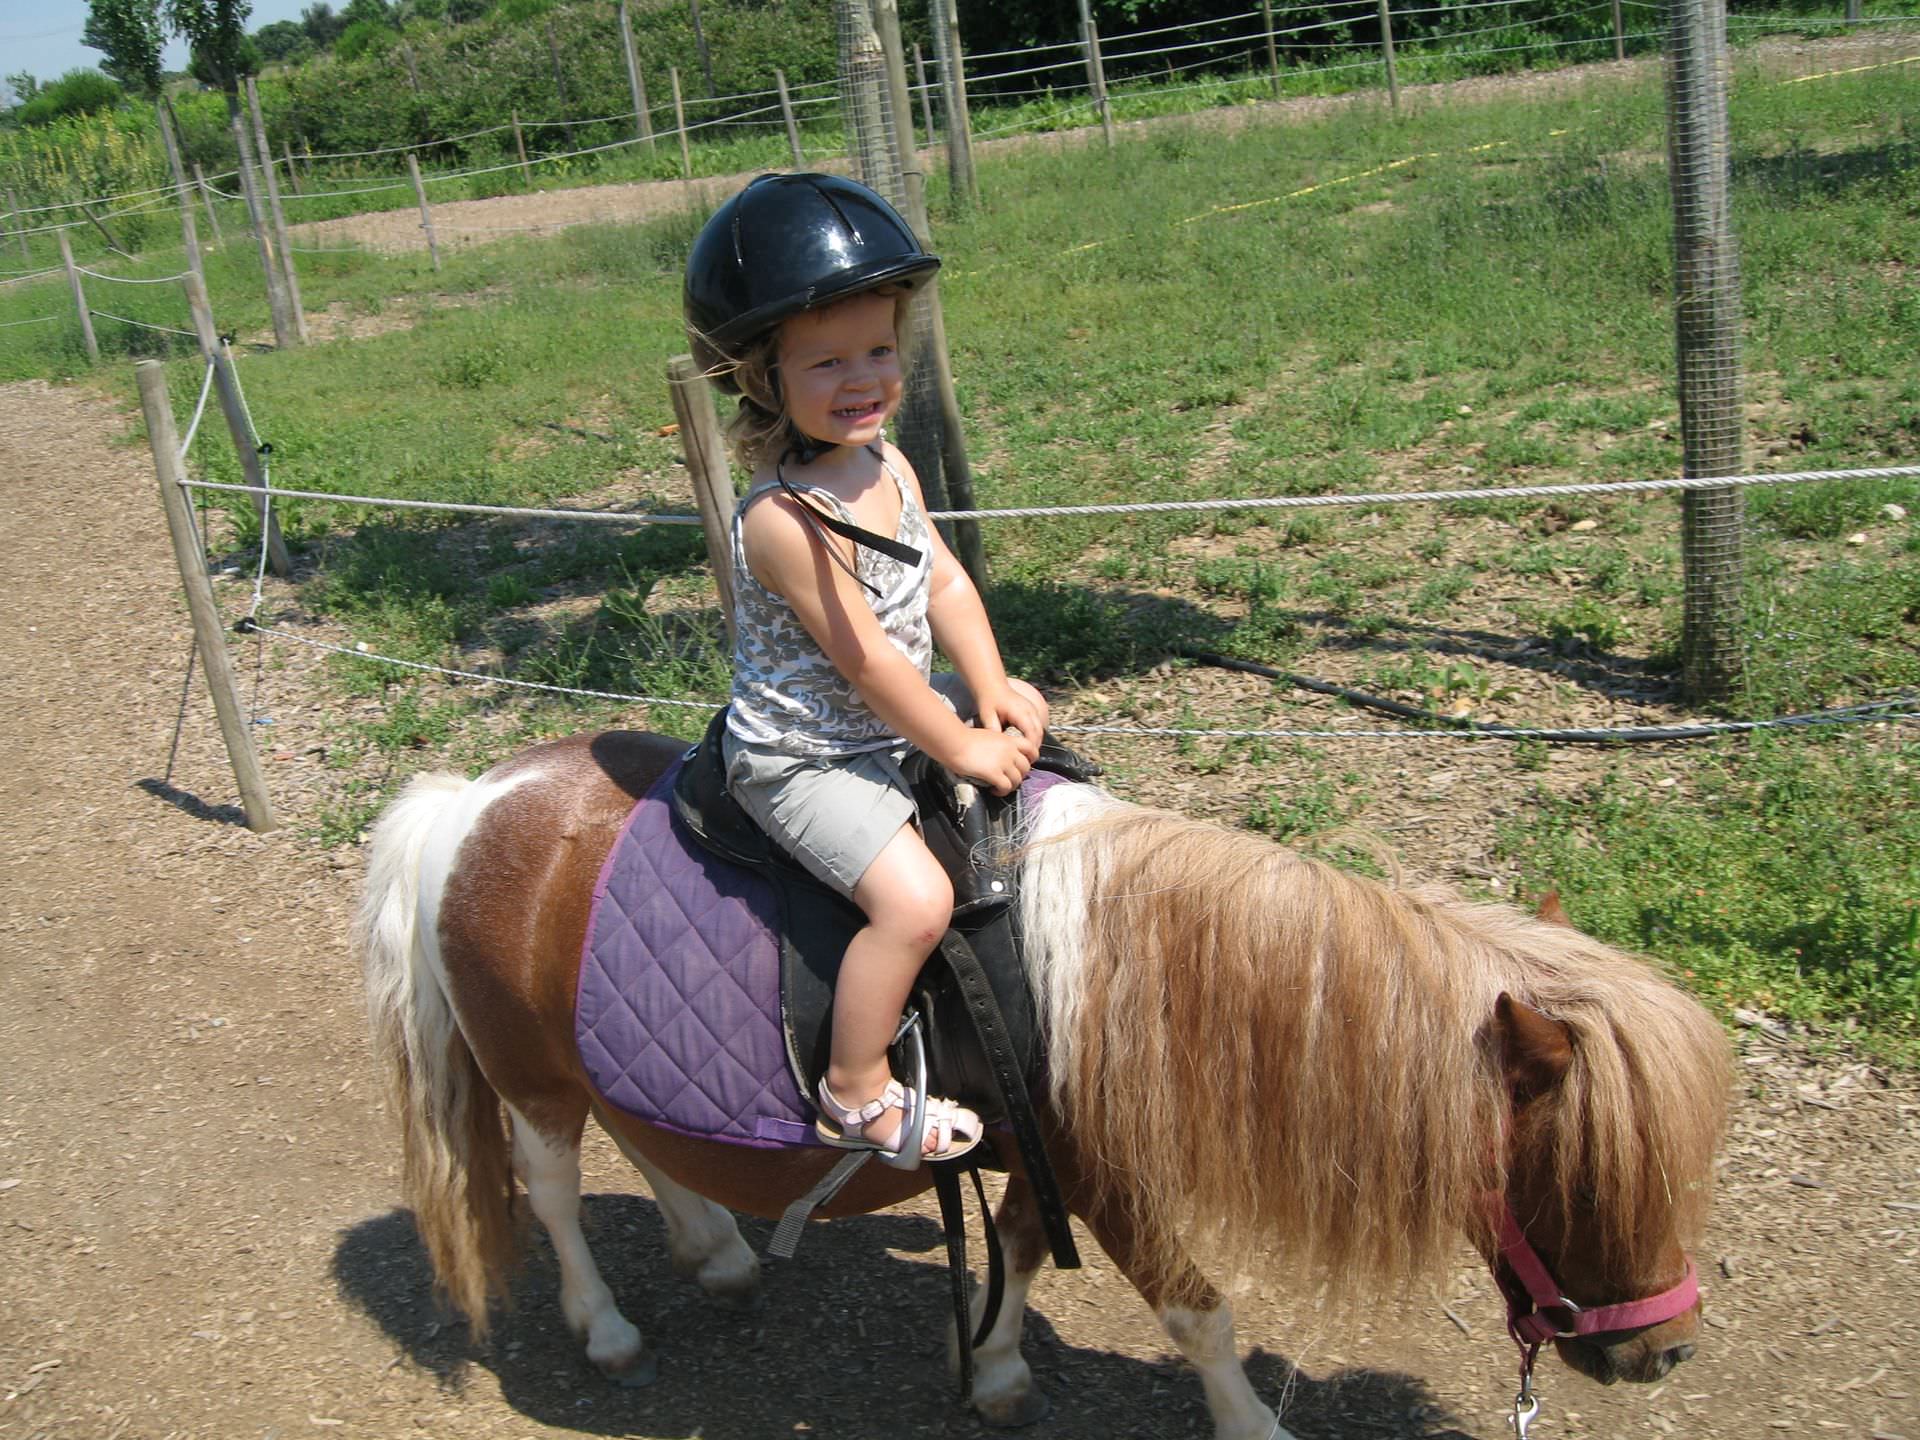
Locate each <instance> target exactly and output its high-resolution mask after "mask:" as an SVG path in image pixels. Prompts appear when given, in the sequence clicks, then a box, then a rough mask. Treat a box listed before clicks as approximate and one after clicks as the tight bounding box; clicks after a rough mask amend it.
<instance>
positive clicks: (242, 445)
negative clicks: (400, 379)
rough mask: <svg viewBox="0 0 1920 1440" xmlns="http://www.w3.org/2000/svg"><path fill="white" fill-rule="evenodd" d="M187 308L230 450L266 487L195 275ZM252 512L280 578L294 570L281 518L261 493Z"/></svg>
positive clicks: (235, 380)
mask: <svg viewBox="0 0 1920 1440" xmlns="http://www.w3.org/2000/svg"><path fill="white" fill-rule="evenodd" d="M181 284H182V285H184V286H185V287H186V292H187V311H188V313H189V314H191V315H192V316H193V333H194V335H195V337H196V338H197V339H198V340H199V341H200V356H201V358H202V359H203V360H205V361H206V362H207V363H208V364H209V365H211V366H213V389H214V393H215V394H216V395H218V396H219V397H220V413H221V414H222V415H223V416H225V417H226V421H227V434H228V435H229V436H231V437H232V439H233V453H234V455H235V456H236V457H237V458H238V459H239V461H240V473H241V475H242V476H243V477H244V478H245V479H246V482H247V484H249V485H251V486H253V487H254V489H255V490H256V491H264V490H265V489H266V484H267V477H266V472H265V471H264V470H262V469H261V467H260V437H259V436H258V435H256V434H254V431H253V426H252V424H251V423H250V422H249V421H248V419H247V406H246V402H245V401H244V400H243V399H241V396H240V380H239V377H237V376H236V375H235V374H234V373H233V356H232V355H230V354H228V353H227V347H226V346H224V345H222V344H221V343H220V336H219V333H218V332H217V331H216V330H215V329H214V324H213V306H212V305H210V304H208V303H207V285H206V281H204V280H203V279H201V278H200V276H198V275H188V276H186V277H184V278H183V279H182V281H181ZM253 508H254V513H255V514H257V515H258V516H259V517H260V525H261V528H262V529H264V530H265V531H266V532H267V568H268V569H270V570H272V571H273V573H274V574H276V575H278V576H279V577H280V578H281V579H282V580H285V579H286V578H287V577H288V576H290V575H292V574H293V556H292V555H290V554H289V553H288V552H287V542H286V540H285V539H284V538H283V537H282V536H281V534H280V521H279V519H278V518H277V517H276V516H275V515H274V513H273V506H272V505H271V504H270V503H268V500H267V497H266V495H264V494H259V493H256V494H255V495H254V497H253Z"/></svg>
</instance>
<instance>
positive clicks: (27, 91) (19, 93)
mask: <svg viewBox="0 0 1920 1440" xmlns="http://www.w3.org/2000/svg"><path fill="white" fill-rule="evenodd" d="M4 78H5V80H6V82H7V89H9V90H11V91H12V92H13V103H14V104H16V105H24V104H26V103H27V101H29V100H31V99H32V98H33V97H34V96H36V95H38V94H39V93H40V82H39V81H38V80H36V79H34V78H33V72H32V71H31V70H16V71H14V73H13V74H11V75H8V76H5V77H4Z"/></svg>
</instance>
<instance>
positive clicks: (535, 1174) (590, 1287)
mask: <svg viewBox="0 0 1920 1440" xmlns="http://www.w3.org/2000/svg"><path fill="white" fill-rule="evenodd" d="M507 1113H508V1114H509V1115H511V1116H512V1117H513V1168H514V1170H515V1171H516V1172H517V1173H518V1174H519V1176H520V1180H521V1183H522V1184H524V1185H525V1186H526V1187H527V1199H528V1201H529V1203H531V1204H532V1206H533V1213H534V1214H535V1215H538V1216H539V1217H540V1223H541V1224H542V1225H544V1226H546V1227H547V1234H548V1236H549V1237H551V1239H552V1240H553V1253H554V1255H555V1256H556V1257H557V1258H558V1259H559V1261H560V1309H561V1312H562V1313H563V1314H564V1315H565V1316H566V1317H567V1324H568V1326H569V1327H570V1328H571V1329H572V1330H573V1333H574V1334H575V1335H578V1336H579V1337H580V1338H581V1339H583V1340H585V1341H586V1342H587V1358H588V1359H589V1360H591V1361H592V1362H593V1363H594V1364H595V1365H596V1366H598V1367H599V1369H600V1373H601V1374H603V1375H605V1376H606V1377H607V1378H608V1379H609V1380H616V1381H618V1382H619V1383H620V1384H622V1385H648V1384H651V1383H652V1382H653V1379H654V1376H655V1375H656V1374H657V1373H658V1369H659V1360H658V1358H657V1357H656V1356H655V1354H654V1352H653V1350H652V1349H651V1348H650V1347H649V1346H648V1345H647V1343H646V1341H644V1340H643V1339H642V1338H641V1336H640V1332H639V1330H637V1329H635V1328H634V1325H633V1322H632V1321H630V1320H628V1319H627V1317H626V1316H624V1315H622V1314H621V1313H620V1307H619V1306H618V1305H617V1304H615V1303H614V1299H613V1292H612V1291H611V1290H609V1289H608V1288H607V1282H606V1281H605V1280H603V1279H601V1277H600V1267H599V1266H598V1265H596V1264H594V1263H593V1252H592V1251H591V1250H589V1249H588V1248H587V1237H586V1236H585V1235H584V1234H583V1233H582V1232H581V1229H580V1129H579V1127H578V1126H576V1127H575V1128H574V1130H573V1134H572V1136H571V1137H570V1138H565V1139H560V1140H555V1139H552V1138H550V1137H548V1136H546V1135H543V1134H542V1133H541V1132H540V1131H539V1130H538V1129H536V1128H535V1127H534V1125H533V1124H532V1122H530V1121H529V1120H528V1119H527V1118H526V1116H524V1115H522V1114H521V1113H520V1112H519V1111H518V1110H516V1109H514V1108H513V1107H512V1106H511V1105H509V1106H508V1107H507Z"/></svg>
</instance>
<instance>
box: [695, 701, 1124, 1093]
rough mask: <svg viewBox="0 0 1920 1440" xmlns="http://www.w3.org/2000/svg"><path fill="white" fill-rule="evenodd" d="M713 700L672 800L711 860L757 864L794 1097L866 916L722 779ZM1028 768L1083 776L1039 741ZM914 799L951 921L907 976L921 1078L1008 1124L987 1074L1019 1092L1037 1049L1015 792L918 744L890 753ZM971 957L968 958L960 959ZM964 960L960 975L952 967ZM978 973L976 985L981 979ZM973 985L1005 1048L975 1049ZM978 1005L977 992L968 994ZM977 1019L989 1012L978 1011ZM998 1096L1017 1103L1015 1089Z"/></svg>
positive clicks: (997, 1087)
mask: <svg viewBox="0 0 1920 1440" xmlns="http://www.w3.org/2000/svg"><path fill="white" fill-rule="evenodd" d="M725 726H726V712H725V711H722V712H721V713H720V714H719V715H717V716H716V717H715V718H714V720H713V723H712V724H711V725H709V726H708V728H707V733H706V735H705V736H704V737H703V738H702V739H701V741H700V743H699V744H698V745H696V746H695V747H694V748H693V749H692V750H691V751H689V752H688V753H687V756H686V759H685V761H684V763H683V764H682V766H681V769H680V775H679V779H678V780H677V782H676V783H675V786H674V792H673V806H674V811H675V813H676V814H677V815H678V817H679V818H680V820H681V822H682V823H683V824H684V825H685V826H686V827H687V829H688V830H689V831H690V832H691V833H692V834H693V836H694V838H695V839H697V840H698V841H699V842H700V843H701V844H702V845H703V846H705V847H706V848H707V849H708V850H710V851H712V852H713V853H714V854H715V855H718V856H719V857H720V858H722V859H724V860H727V861H730V862H732V863H734V864H736V865H744V866H747V867H749V868H751V869H754V870H757V871H759V872H761V873H762V874H763V875H765V876H766V877H767V878H768V880H769V881H770V882H771V883H772V886H773V889H774V893H775V897H776V899H777V902H778V904H779V908H780V920H781V924H780V931H781V937H782V938H781V963H780V1009H781V1018H782V1028H783V1030H784V1032H785V1041H786V1050H787V1064H788V1068H789V1069H790V1070H791V1071H792V1074H793V1078H794V1083H795V1084H796V1085H797V1086H799V1089H800V1093H801V1094H802V1095H806V1096H811V1095H813V1094H814V1093H815V1089H816V1087H817V1085H818V1083H819V1080H820V1077H821V1076H822V1075H824V1074H825V1073H826V1069H827V1061H828V1057H829V1054H830V1052H831V1049H832V1040H833V987H834V983H835V981H836V979H837V978H838V976H839V971H840V960H841V957H842V956H843V955H844V954H845V953H846V948H847V942H848V941H849V940H851V939H852V938H853V935H854V932H855V931H857V930H859V929H860V928H861V927H862V926H863V925H865V924H866V917H865V916H863V915H862V914H861V913H860V911H859V909H858V907H856V906H855V905H853V904H852V903H851V902H850V901H848V900H847V899H846V898H845V897H843V896H841V895H840V894H838V893H837V892H835V891H833V890H830V889H828V888H827V887H826V886H824V885H822V884H821V883H820V882H819V881H818V880H817V879H815V878H814V876H813V875H812V874H811V873H809V872H808V871H807V870H805V869H804V868H803V867H802V866H801V865H800V864H799V863H798V862H797V861H795V860H794V859H793V858H792V857H791V856H790V855H788V854H787V852H786V851H785V850H784V849H782V848H781V847H780V846H779V845H778V844H777V843H775V842H774V841H773V840H772V839H771V838H769V837H768V836H767V834H766V833H765V832H764V831H763V830H761V829H760V827H759V826H758V825H757V824H755V822H754V820H753V819H752V817H751V816H749V815H748V814H747V813H746V811H744V810H742V809H741V808H740V806H739V804H738V802H736V801H735V800H734V798H733V796H732V795H731V794H729V793H728V791H727V784H726V764H725V761H724V759H723V758H722V756H721V736H722V735H723V734H724V732H725ZM1035 769H1037V770H1040V771H1042V772H1044V773H1047V774H1053V775H1058V776H1060V777H1062V778H1065V779H1071V780H1087V779H1090V778H1092V777H1093V775H1095V774H1097V773H1098V771H1097V769H1096V767H1094V766H1093V765H1091V764H1090V763H1089V762H1088V761H1087V760H1085V759H1084V758H1082V757H1081V756H1080V755H1078V754H1076V753H1075V752H1074V751H1072V750H1070V749H1068V748H1067V747H1065V746H1063V745H1060V744H1057V743H1055V742H1053V741H1051V740H1049V741H1046V742H1044V743H1043V744H1042V746H1041V752H1040V758H1039V760H1038V761H1037V762H1036V765H1035ZM901 771H902V773H903V774H904V775H905V777H906V779H907V782H908V786H909V788H910V789H911V791H912V793H913V799H914V802H915V805H916V806H917V808H918V810H919V816H920V827H921V832H922V834H923V835H924V837H925V839H926V842H927V848H928V849H929V850H931V851H932V852H933V854H934V856H935V858H936V859H938V860H939V861H940V863H941V866H942V868H944V869H945V870H946V872H947V874H948V876H949V877H950V878H951V880H952V882H953V894H954V909H953V921H952V925H951V927H950V929H949V930H948V932H947V935H946V936H945V937H944V938H943V939H942V942H941V944H940V946H939V947H938V948H937V949H936V950H935V951H934V953H933V955H932V956H930V957H929V958H928V961H927V964H926V967H925V968H924V969H923V970H922V971H921V972H920V975H919V977H918V978H917V979H916V980H915V981H914V986H913V991H912V997H911V1002H910V1003H911V1006H912V1009H913V1010H914V1011H916V1012H917V1013H918V1014H919V1016H920V1019H921V1029H922V1033H923V1035H924V1044H925V1048H926V1053H927V1073H928V1086H929V1089H930V1090H931V1091H933V1092H934V1093H937V1094H942V1095H947V1096H951V1097H952V1098H953V1099H956V1100H958V1101H960V1102H961V1103H962V1104H964V1105H966V1106H968V1107H969V1108H970V1109H973V1110H975V1111H977V1112H978V1113H979V1115H980V1116H981V1118H982V1119H983V1120H984V1121H986V1122H988V1123H990V1124H991V1123H1011V1122H1012V1119H1013V1117H1012V1116H1011V1115H1009V1114H1008V1109H1009V1100H1008V1097H1007V1095H1006V1093H1005V1089H1006V1087H1005V1086H1004V1085H1003V1084H1002V1083H1001V1072H1009V1073H1010V1075H1011V1077H1015V1078H1017V1079H1018V1080H1019V1082H1020V1088H1021V1089H1022V1090H1023V1091H1025V1090H1027V1089H1030V1088H1031V1087H1032V1086H1034V1085H1036V1084H1038V1083H1039V1082H1040V1080H1041V1071H1042V1067H1043V1061H1044V1046H1043V1045H1042V1044H1041V1040H1040V1035H1039V1028H1040V1023H1039V1015H1038V1010H1037V1008H1036V1005H1035V1002H1034V998H1033V992H1032V990H1031V988H1030V987H1029V986H1028V984H1027V978H1026V972H1025V969H1024V967H1023V965H1022V956H1021V953H1020V947H1019V945H1018V941H1017V934H1016V930H1015V927H1014V925H1013V923H1012V921H1013V917H1014V909H1015V901H1016V899H1017V896H1016V893H1015V869H1014V865H1013V862H1012V855H1013V850H1014V846H1015V844H1016V843H1017V841H1016V836H1017V834H1018V832H1019V827H1020V819H1021V801H1020V795H1019V792H1018V791H1016V792H1014V793H1013V794H1011V795H1006V796H998V795H994V794H992V793H991V792H989V791H986V790H985V789H983V788H981V787H976V786H974V785H971V784H969V783H966V782H963V781H957V780H956V779H955V778H954V776H953V775H952V774H951V773H950V772H949V771H947V770H946V769H945V767H943V766H941V765H939V764H938V763H936V762H935V761H933V760H932V759H930V758H929V757H928V756H926V755H924V754H922V753H921V752H919V751H917V750H916V751H913V752H911V753H910V754H909V755H908V756H907V758H906V760H905V761H904V762H903V763H902V765H901ZM969 961H971V962H972V963H971V967H970V966H969ZM969 968H972V969H974V970H977V972H978V978H977V979H974V980H973V982H972V983H971V984H969V977H967V976H965V975H964V974H963V972H964V971H966V970H967V969H969ZM981 982H984V983H981ZM982 989H983V990H984V991H985V993H986V995H987V996H989V997H990V998H991V1001H992V1009H993V1010H995V1011H997V1012H998V1017H999V1019H1000V1021H1001V1025H1002V1028H1003V1031H1004V1039H1003V1043H1004V1045H1005V1046H1006V1048H1007V1054H1006V1056H1005V1057H999V1056H995V1055H992V1054H990V1053H989V1048H990V1046H991V1045H992V1039H991V1037H984V1036H983V1035H982V1034H981V1027H980V1024H979V1020H978V1018H977V1016H976V1014H975V1011H974V1008H973V1005H974V1000H977V999H978V996H977V995H976V996H974V997H973V999H972V1000H970V996H969V991H970V990H971V991H976V992H977V991H979V990H982ZM982 1003H984V1002H982ZM989 1029H991V1018H989ZM1011 1103H1012V1106H1013V1108H1016V1109H1017V1108H1019V1101H1018V1100H1017V1099H1016V1100H1014V1101H1013V1102H1011Z"/></svg>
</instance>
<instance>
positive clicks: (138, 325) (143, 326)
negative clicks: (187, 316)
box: [87, 305, 199, 340]
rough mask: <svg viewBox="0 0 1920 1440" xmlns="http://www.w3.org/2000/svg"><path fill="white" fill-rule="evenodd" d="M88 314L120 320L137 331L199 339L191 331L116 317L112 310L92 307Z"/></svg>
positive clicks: (104, 318)
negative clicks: (154, 331) (153, 331)
mask: <svg viewBox="0 0 1920 1440" xmlns="http://www.w3.org/2000/svg"><path fill="white" fill-rule="evenodd" d="M87 313H88V314H89V315H97V316H99V317H100V318H101V319H102V320H118V321H119V322H120V323H121V324H122V325H131V326H133V327H134V328H135V329H137V330H157V331H159V332H160V333H162V334H164V335H184V336H186V337H187V338H188V339H189V340H196V339H198V338H199V337H198V336H197V335H195V334H194V332H193V331H191V330H178V329H175V328H174V327H173V326H171V325H152V324H149V323H148V322H147V321H145V320H131V319H129V318H128V317H126V316H125V315H116V314H114V313H113V312H112V311H111V310H96V309H94V308H93V307H92V306H91V305H89V306H88V307H87Z"/></svg>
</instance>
